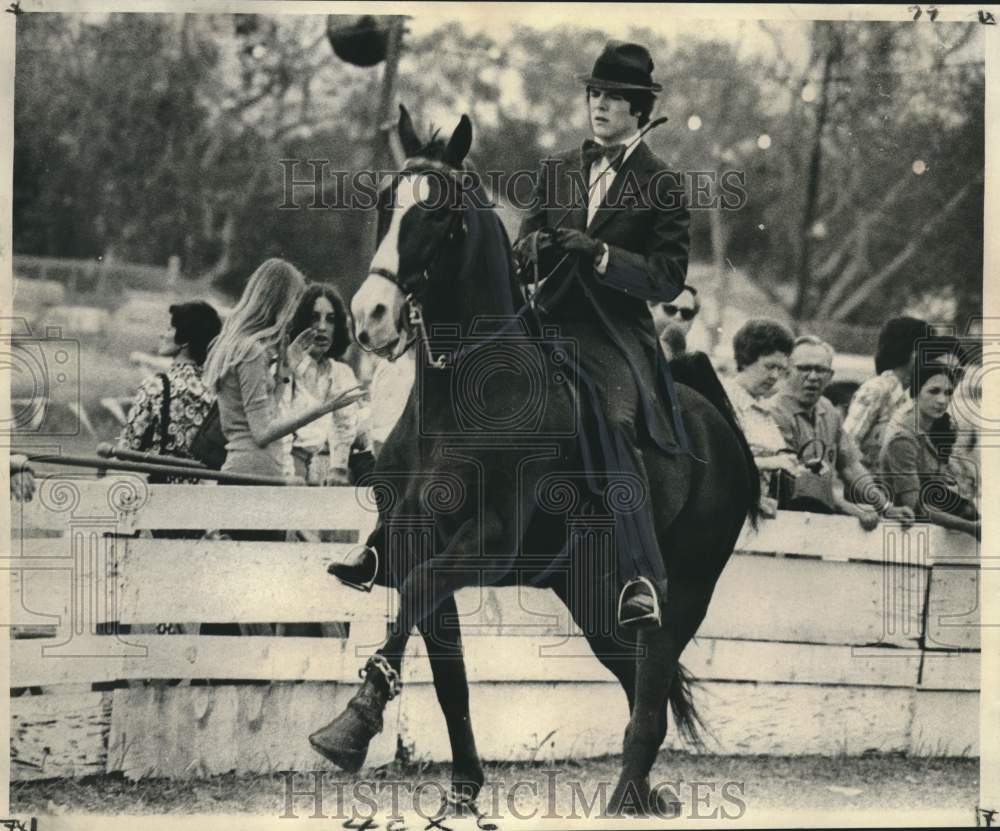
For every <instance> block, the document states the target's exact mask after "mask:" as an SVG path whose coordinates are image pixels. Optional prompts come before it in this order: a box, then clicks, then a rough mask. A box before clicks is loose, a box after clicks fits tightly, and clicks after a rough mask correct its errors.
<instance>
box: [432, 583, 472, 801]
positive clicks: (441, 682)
mask: <svg viewBox="0 0 1000 831" xmlns="http://www.w3.org/2000/svg"><path fill="white" fill-rule="evenodd" d="M445 621H449V622H448V623H446V622H445ZM417 628H418V629H419V631H420V634H421V635H422V636H423V639H424V646H425V648H426V649H427V657H428V659H429V661H430V666H431V674H432V676H433V678H434V692H435V693H436V694H437V700H438V704H439V706H440V707H441V712H442V713H443V714H444V718H445V723H446V725H447V727H448V739H449V741H450V743H451V760H452V761H451V781H452V793H451V797H450V799H451V801H453V802H455V803H457V804H459V805H462V804H464V805H472V806H474V805H475V800H476V798H477V797H478V796H479V791H480V790H481V789H482V786H483V782H484V781H485V775H484V774H483V768H482V764H481V763H480V761H479V753H478V751H477V750H476V739H475V736H474V735H473V732H472V720H471V718H470V715H469V683H468V679H467V677H466V673H465V660H464V658H463V655H462V634H461V630H460V628H459V623H458V607H457V605H456V603H455V598H454V596H451V597H448V598H446V599H445V600H443V601H442V602H441V604H440V605H439V606H438V607H437V609H436V610H435V611H434V613H433V614H432V615H431V616H430V617H429V618H425V619H424V620H422V621H421V622H420V623H418V624H417Z"/></svg>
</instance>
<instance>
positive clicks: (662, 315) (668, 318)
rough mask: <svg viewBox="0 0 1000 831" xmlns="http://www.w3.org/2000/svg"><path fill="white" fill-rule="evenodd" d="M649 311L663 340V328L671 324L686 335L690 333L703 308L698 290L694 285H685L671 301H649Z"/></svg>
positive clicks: (658, 335)
mask: <svg viewBox="0 0 1000 831" xmlns="http://www.w3.org/2000/svg"><path fill="white" fill-rule="evenodd" d="M648 305H649V313H650V314H651V315H652V316H653V325H654V326H655V327H656V334H657V337H660V338H661V340H662V332H663V330H664V329H665V328H666V327H667V326H668V325H670V324H672V325H674V326H677V327H678V328H679V329H680V330H681V332H682V333H683V334H684V336H685V337H687V335H688V334H689V333H690V331H691V326H692V325H693V324H694V319H695V318H696V317H697V316H698V312H699V311H700V310H701V301H700V300H698V290H697V289H695V288H694V287H693V286H684V288H682V289H681V293H680V294H678V295H677V296H676V297H675V298H674V299H673V300H671V301H670V302H669V303H649V304H648Z"/></svg>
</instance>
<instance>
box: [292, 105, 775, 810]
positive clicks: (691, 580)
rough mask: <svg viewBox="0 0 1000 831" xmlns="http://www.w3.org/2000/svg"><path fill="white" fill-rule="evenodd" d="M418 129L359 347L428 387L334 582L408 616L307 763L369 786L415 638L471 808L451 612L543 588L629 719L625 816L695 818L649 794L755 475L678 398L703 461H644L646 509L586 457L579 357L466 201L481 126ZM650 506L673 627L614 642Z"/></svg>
mask: <svg viewBox="0 0 1000 831" xmlns="http://www.w3.org/2000/svg"><path fill="white" fill-rule="evenodd" d="M400 109H401V115H400V122H399V133H400V138H401V140H402V143H403V147H404V149H405V151H406V154H407V157H408V161H407V164H406V167H405V169H404V170H403V171H402V172H401V173H400V174H399V175H398V176H397V177H395V179H394V180H393V182H392V184H391V185H390V186H389V187H388V188H386V189H385V191H384V192H383V194H382V195H381V197H380V198H381V200H382V203H381V208H380V222H379V225H380V229H379V233H380V235H381V240H380V243H379V246H378V250H377V251H376V254H375V256H374V258H373V260H372V264H371V267H370V269H369V275H368V277H367V279H366V281H365V282H364V283H363V285H362V286H361V287H360V289H359V290H358V292H357V293H356V294H355V296H354V298H353V299H352V303H351V308H352V312H353V315H354V320H355V337H356V338H357V340H358V342H359V343H360V344H361V345H362V347H364V348H365V349H368V350H372V351H374V352H376V353H378V354H380V355H381V356H384V357H387V358H389V359H395V358H398V357H399V356H400V355H401V354H402V353H403V352H404V351H405V350H406V349H407V348H413V349H416V350H417V353H416V362H417V373H416V374H417V377H416V382H415V384H414V388H413V391H412V393H411V395H410V398H409V401H408V403H407V406H406V409H405V412H404V414H403V416H402V417H401V419H400V421H399V423H398V424H397V426H396V427H395V429H394V430H393V432H392V434H391V435H390V437H389V439H388V440H387V442H386V444H385V446H384V448H383V451H382V454H381V455H380V457H379V459H378V463H377V465H376V469H375V472H374V474H373V475H372V477H371V479H370V481H369V482H368V483H367V484H370V485H371V486H372V487H373V489H374V491H375V494H376V499H377V501H378V505H379V523H378V526H377V527H376V530H375V531H374V532H373V533H372V535H371V536H370V537H369V539H368V540H367V544H366V547H364V548H363V549H362V551H361V552H359V554H358V556H357V557H356V558H355V559H352V560H349V561H348V562H346V563H344V564H339V565H335V566H333V567H331V572H332V573H334V574H336V575H337V576H338V577H340V578H341V579H343V580H345V581H346V582H350V583H352V584H355V585H359V584H364V583H366V582H368V581H371V580H372V579H374V581H375V582H378V583H379V584H381V585H386V586H391V587H393V588H395V589H397V590H398V591H399V607H398V612H397V614H396V617H395V620H394V621H393V623H392V624H391V626H390V627H389V635H388V638H387V640H386V642H385V644H384V646H383V647H382V648H381V650H379V651H378V652H377V653H376V654H375V655H374V656H373V657H372V658H371V659H370V660H369V662H368V664H367V665H366V667H365V670H364V677H365V681H364V683H363V684H362V686H361V689H360V690H359V692H358V693H357V694H356V695H355V696H354V698H353V699H352V700H351V701H350V702H349V704H348V706H347V708H346V709H345V710H344V712H343V713H341V715H339V716H338V717H337V718H336V719H334V721H332V722H330V724H328V725H326V726H325V727H323V728H321V729H319V730H317V731H316V732H315V733H313V734H312V735H311V736H310V737H309V738H310V742H311V743H312V745H313V747H314V748H315V749H316V750H317V751H318V752H319V753H321V754H322V755H323V756H325V757H326V758H328V759H330V760H332V761H333V762H335V763H336V764H337V765H339V766H340V767H342V768H344V769H346V770H349V771H356V770H358V769H359V768H360V767H361V765H362V764H363V762H364V758H365V754H366V752H367V748H368V744H369V742H370V741H371V739H372V738H373V737H374V735H375V734H376V733H377V732H379V731H380V730H381V729H382V713H383V710H384V708H385V706H386V703H387V702H388V700H389V699H391V698H392V697H394V696H395V695H396V694H397V693H398V692H399V689H400V684H399V672H400V666H401V662H402V657H403V653H404V649H405V647H406V643H407V640H408V638H409V637H410V634H411V632H412V630H413V629H414V628H416V629H417V630H418V631H419V632H420V633H421V634H422V635H423V637H424V640H425V643H426V649H427V653H428V656H429V658H430V664H431V669H432V674H433V679H434V686H435V689H436V692H437V696H438V701H439V703H440V706H441V708H442V710H443V712H444V716H445V719H446V722H447V727H448V734H449V738H450V740H451V748H452V758H453V763H452V788H451V798H450V799H451V802H452V807H453V808H455V809H456V810H461V809H463V808H474V801H475V799H476V797H477V795H478V793H479V791H480V788H481V786H482V784H483V781H484V776H483V770H482V767H481V764H480V760H479V756H478V753H477V751H476V742H475V738H474V735H473V730H472V724H471V722H470V718H469V690H468V683H467V678H466V672H465V665H464V663H463V658H462V642H461V635H460V631H459V623H458V612H457V608H456V604H455V599H454V593H455V592H456V591H457V590H459V589H461V588H463V587H467V586H481V585H495V586H499V585H513V584H522V585H534V586H541V587H546V588H550V589H552V590H553V591H555V592H556V593H557V595H558V596H559V597H560V599H561V600H562V601H563V602H564V603H565V604H566V606H567V607H568V608H569V611H570V613H571V615H572V616H573V618H574V620H575V622H576V623H577V625H578V626H579V627H580V629H581V630H582V631H583V633H584V634H585V635H586V637H587V639H588V641H589V643H590V645H591V647H592V649H593V651H594V654H595V655H596V656H597V657H598V659H599V660H600V661H601V662H602V663H603V664H604V665H605V666H606V667H608V669H610V670H611V672H612V673H613V674H614V675H615V676H616V677H617V678H618V680H619V681H620V682H621V685H622V687H623V688H624V691H625V695H626V697H627V699H628V705H629V710H630V719H629V722H628V726H627V728H626V730H625V737H624V751H623V752H624V755H623V767H622V771H621V776H620V779H619V781H618V783H617V786H616V788H615V790H614V792H613V793H612V795H611V798H610V801H609V804H608V806H607V810H608V812H609V813H633V812H634V813H651V812H652V813H656V814H659V815H661V816H662V815H668V814H671V813H674V812H676V811H677V810H678V808H679V806H677V805H676V804H675V803H671V802H669V801H667V800H665V799H664V798H663V795H662V794H657V793H652V792H651V788H650V783H649V774H650V770H651V768H652V765H653V762H654V760H655V758H656V754H657V752H658V750H659V748H660V746H661V745H662V743H663V740H664V738H665V737H666V732H667V707H668V705H669V706H670V707H671V709H672V711H673V714H674V720H675V723H676V724H677V726H678V729H679V730H680V731H681V732H682V733H684V734H686V735H687V736H688V737H689V738H696V737H697V727H698V725H699V723H700V722H699V719H698V717H697V714H696V712H695V710H694V707H693V705H692V701H691V695H690V688H689V678H688V676H687V675H686V673H685V672H684V670H683V668H682V667H681V666H680V663H679V659H680V656H681V653H682V651H683V650H684V647H685V646H686V645H687V643H688V642H689V641H690V640H691V638H692V637H693V635H694V634H695V631H696V630H697V628H698V626H699V625H700V623H701V621H702V619H703V618H704V616H705V613H706V610H707V608H708V604H709V600H710V599H711V597H712V592H713V589H714V587H715V584H716V581H717V580H718V578H719V575H720V573H721V572H722V569H723V567H724V566H725V564H726V562H727V560H728V559H729V557H730V555H731V554H732V551H733V548H734V545H735V543H736V539H737V537H738V536H739V533H740V530H741V528H742V526H743V524H744V521H745V520H746V518H747V517H748V515H749V516H751V518H755V513H754V512H755V509H756V505H757V499H758V477H757V471H756V468H755V466H754V464H753V458H752V456H751V455H750V453H749V448H748V447H747V445H746V442H745V439H744V438H743V436H742V434H741V433H740V431H739V429H738V427H736V423H735V420H734V418H733V416H732V413H731V411H730V410H729V408H728V402H725V401H723V402H721V406H717V404H718V402H717V403H711V402H710V401H709V400H708V399H707V398H706V397H704V396H703V395H701V394H700V393H699V392H697V391H695V390H694V389H691V388H689V387H687V386H684V385H681V384H678V385H677V387H676V391H677V401H676V405H677V406H679V409H680V420H681V421H682V422H683V426H684V428H685V430H686V433H687V441H688V442H689V447H690V451H691V452H690V453H689V454H677V455H675V456H668V455H667V454H663V456H662V458H655V459H654V458H650V459H647V460H646V462H647V468H648V475H649V478H650V482H649V489H648V491H647V490H646V489H645V486H644V484H643V483H641V482H638V481H634V479H635V477H631V478H630V477H629V475H627V474H626V473H624V472H622V473H615V472H614V471H608V470H606V469H603V468H601V467H600V465H599V462H600V460H599V459H598V460H597V461H595V460H594V459H592V458H588V457H587V455H586V451H585V448H586V443H585V442H581V441H580V439H579V434H580V431H581V429H582V427H583V426H585V424H589V423H590V421H591V420H592V419H590V417H589V416H587V415H586V411H587V408H586V400H587V394H586V379H585V378H583V377H582V376H581V373H580V372H576V371H574V369H573V367H574V361H573V344H572V343H564V342H561V341H560V339H559V336H558V332H553V331H549V330H546V329H543V328H540V325H539V324H538V323H537V321H536V320H534V319H533V316H532V314H531V313H529V312H527V311H526V310H525V304H524V300H523V296H522V294H521V290H520V288H519V285H518V283H517V281H516V279H515V277H514V272H513V266H512V253H511V246H510V242H509V239H508V237H507V235H506V233H505V231H504V228H503V225H502V224H501V222H500V220H499V218H498V217H497V215H496V213H495V212H494V210H493V209H492V207H490V206H489V205H488V203H487V200H486V199H485V197H484V195H483V193H482V191H481V190H479V189H478V188H477V187H476V186H475V185H473V186H469V181H470V180H469V179H467V178H466V176H467V172H465V171H463V168H462V164H463V161H464V159H465V156H466V154H467V152H468V150H469V147H470V145H471V141H472V126H471V123H470V122H469V120H468V118H467V117H466V116H463V117H462V120H461V122H460V124H459V126H458V127H457V128H456V130H455V132H454V133H453V134H452V136H451V137H450V139H449V140H448V141H447V142H445V141H444V140H442V139H438V138H437V136H436V134H435V136H434V137H432V139H431V140H430V141H429V142H426V143H425V142H421V141H420V140H419V139H418V138H417V136H416V133H415V131H414V129H413V125H412V122H411V121H410V118H409V116H408V115H407V113H406V110H405V109H404V108H400ZM713 379H714V375H713ZM716 383H717V382H716ZM581 413H583V415H581ZM599 422H600V419H599V417H598V429H599ZM611 438H612V439H613V437H611ZM644 499H651V500H653V508H654V511H653V514H654V516H655V522H656V528H655V533H656V536H657V543H658V545H659V549H660V552H661V556H662V557H663V560H664V563H665V566H666V573H667V581H666V585H661V586H660V587H659V588H660V591H661V596H662V597H664V598H665V603H664V607H663V620H662V624H661V626H659V627H654V628H650V629H642V630H639V631H638V633H636V632H635V631H624V630H621V629H620V628H619V627H618V626H617V622H616V615H615V602H616V598H617V596H618V589H619V587H620V582H619V578H618V575H617V571H616V569H617V561H616V558H615V557H614V556H613V551H614V540H613V539H611V540H610V542H609V538H608V535H607V533H606V531H607V528H608V523H607V521H606V520H607V518H608V516H609V515H611V514H613V513H614V512H615V511H624V512H628V511H630V510H635V508H636V507H637V505H639V504H640V502H641V500H644ZM581 515H585V516H591V517H593V519H594V527H595V528H596V529H597V532H595V533H594V534H591V535H590V536H589V537H588V536H587V535H586V534H584V535H583V536H582V537H581V536H580V535H577V536H574V534H573V533H571V532H570V530H569V529H570V526H571V523H570V522H569V518H570V517H571V516H572V517H576V518H577V519H579V517H580V516H581ZM578 526H579V523H578V522H577V523H576V525H575V526H574V527H578ZM601 529H604V531H601ZM602 534H603V536H602ZM594 539H597V540H598V543H594ZM588 540H589V541H588ZM600 540H603V541H604V544H599V543H600ZM609 549H610V551H609ZM593 717H594V718H595V719H600V718H601V714H600V713H594V715H593Z"/></svg>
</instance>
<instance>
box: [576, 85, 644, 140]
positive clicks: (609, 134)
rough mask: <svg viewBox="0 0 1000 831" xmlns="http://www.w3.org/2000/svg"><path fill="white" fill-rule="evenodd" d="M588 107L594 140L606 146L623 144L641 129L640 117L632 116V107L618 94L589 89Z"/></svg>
mask: <svg viewBox="0 0 1000 831" xmlns="http://www.w3.org/2000/svg"><path fill="white" fill-rule="evenodd" d="M587 107H588V109H589V111H590V129H591V131H592V132H593V133H594V138H596V139H598V140H599V141H602V142H604V143H605V144H618V143H619V142H623V141H625V139H627V138H628V137H629V136H631V135H632V134H633V133H634V132H635V131H636V130H638V129H639V116H637V115H632V112H631V109H632V105H631V104H629V102H628V101H626V100H625V99H624V98H622V96H621V95H620V94H618V93H614V92H608V91H606V90H603V89H595V88H594V87H588V88H587Z"/></svg>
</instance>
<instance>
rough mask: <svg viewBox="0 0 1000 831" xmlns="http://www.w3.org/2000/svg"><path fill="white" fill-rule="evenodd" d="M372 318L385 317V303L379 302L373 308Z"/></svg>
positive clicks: (379, 318)
mask: <svg viewBox="0 0 1000 831" xmlns="http://www.w3.org/2000/svg"><path fill="white" fill-rule="evenodd" d="M371 317H372V320H381V319H382V318H383V317H385V303H379V304H378V305H377V306H376V307H375V308H374V309H372V315H371Z"/></svg>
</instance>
